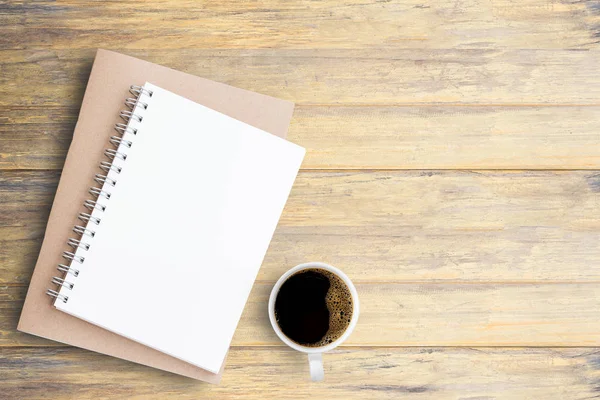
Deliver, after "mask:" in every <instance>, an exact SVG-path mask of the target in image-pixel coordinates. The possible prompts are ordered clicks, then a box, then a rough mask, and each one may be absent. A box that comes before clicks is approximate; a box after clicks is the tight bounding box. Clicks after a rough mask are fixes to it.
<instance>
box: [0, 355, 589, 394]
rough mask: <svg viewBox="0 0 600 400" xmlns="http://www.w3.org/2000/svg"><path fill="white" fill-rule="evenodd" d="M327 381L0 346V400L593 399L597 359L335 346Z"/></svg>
mask: <svg viewBox="0 0 600 400" xmlns="http://www.w3.org/2000/svg"><path fill="white" fill-rule="evenodd" d="M325 363H326V367H325V381H324V382H321V383H311V382H309V381H308V379H307V377H308V365H307V363H306V360H305V357H304V356H303V355H302V354H299V353H295V352H293V351H292V350H289V349H281V348H267V349H255V348H236V347H234V348H233V349H232V350H231V351H230V353H229V355H228V358H227V367H226V369H227V373H226V374H225V375H224V376H223V381H222V383H221V384H220V385H219V386H214V385H203V384H201V383H199V382H197V381H193V380H191V379H186V378H183V377H178V376H174V375H171V374H168V373H165V372H161V371H158V370H153V369H150V368H146V367H142V366H139V365H134V364H131V363H128V362H126V361H122V360H119V359H115V358H110V357H106V356H102V355H99V354H95V353H91V352H87V351H84V350H79V349H74V348H70V349H31V348H29V349H28V348H15V349H0V376H1V377H2V379H1V382H2V390H3V392H2V393H3V398H4V399H6V400H13V399H23V398H28V399H31V398H35V399H39V398H53V399H63V398H64V399H67V398H77V399H106V398H127V399H132V400H133V399H138V400H141V399H144V400H146V399H164V398H178V399H199V398H201V399H219V400H222V399H247V400H251V399H263V398H265V394H268V396H267V397H268V398H276V399H306V398H316V399H340V400H341V399H350V398H356V399H367V398H368V399H377V400H379V399H381V400H384V399H398V398H402V399H471V400H474V399H478V400H482V399H485V400H495V399H536V398H541V399H562V400H575V399H592V398H596V397H597V396H598V378H599V377H600V356H599V354H598V352H597V351H595V350H591V349H585V348H573V349H513V348H504V349H477V348H462V349H461V348H446V349H439V348H422V349H385V348H384V349H349V350H346V349H341V350H335V351H333V352H331V353H328V354H326V355H325Z"/></svg>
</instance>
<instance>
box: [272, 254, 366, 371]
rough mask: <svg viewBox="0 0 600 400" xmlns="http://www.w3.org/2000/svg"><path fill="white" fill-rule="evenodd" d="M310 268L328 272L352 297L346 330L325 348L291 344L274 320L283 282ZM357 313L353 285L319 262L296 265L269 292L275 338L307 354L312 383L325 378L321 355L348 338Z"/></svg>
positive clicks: (356, 294)
mask: <svg viewBox="0 0 600 400" xmlns="http://www.w3.org/2000/svg"><path fill="white" fill-rule="evenodd" d="M311 268H318V269H323V270H325V271H329V272H331V273H333V274H335V275H337V276H338V277H339V278H340V279H341V280H342V281H344V283H345V284H346V286H347V287H348V289H349V290H350V294H351V295H352V304H353V309H352V319H351V320H350V324H349V325H348V328H347V329H346V331H345V332H344V333H343V334H342V336H340V337H339V338H338V339H337V340H335V341H334V342H332V343H329V344H328V345H327V346H321V347H306V346H302V345H300V344H298V343H295V342H293V341H292V340H290V339H289V338H288V337H287V336H285V334H284V333H283V332H282V331H281V328H280V327H279V325H278V324H277V320H276V319H275V300H276V299H277V293H279V289H280V288H281V285H283V283H284V282H285V281H287V279H288V278H289V277H290V276H292V275H294V274H295V273H297V272H299V271H302V270H305V269H311ZM358 313H359V307H358V293H357V292H356V288H355V287H354V284H353V283H352V281H351V280H350V279H349V278H348V277H347V276H346V274H344V273H343V272H342V271H340V270H339V269H337V268H335V267H332V266H331V265H329V264H325V263H321V262H309V263H304V264H300V265H297V266H295V267H294V268H292V269H290V270H289V271H287V272H286V273H285V274H283V275H282V276H281V278H279V280H278V281H277V283H276V284H275V286H274V287H273V290H272V291H271V297H269V319H270V320H271V325H272V326H273V329H274V330H275V333H277V336H279V339H281V340H282V341H283V343H285V344H287V345H288V346H290V347H291V348H292V349H294V350H298V351H301V352H303V353H307V354H308V365H309V367H310V377H311V379H312V380H313V381H321V380H323V377H324V376H325V373H324V371H323V353H325V352H327V351H330V350H333V349H335V348H336V347H338V346H339V345H340V344H342V342H343V341H344V340H346V339H347V338H348V336H350V334H351V333H352V330H353V329H354V327H355V326H356V322H357V321H358Z"/></svg>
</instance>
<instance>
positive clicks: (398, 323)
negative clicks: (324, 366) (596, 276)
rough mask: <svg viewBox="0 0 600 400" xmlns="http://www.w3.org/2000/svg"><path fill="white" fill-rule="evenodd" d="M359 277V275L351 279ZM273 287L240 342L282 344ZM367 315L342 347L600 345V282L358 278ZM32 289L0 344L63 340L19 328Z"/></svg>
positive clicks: (254, 304)
mask: <svg viewBox="0 0 600 400" xmlns="http://www.w3.org/2000/svg"><path fill="white" fill-rule="evenodd" d="M350 277H351V278H352V276H350ZM272 286H273V284H270V283H268V284H267V283H256V284H255V285H254V288H253V290H252V293H251V294H250V297H249V299H248V302H247V303H246V308H245V309H244V313H243V315H242V318H241V320H240V323H239V325H238V327H237V330H236V333H235V336H234V338H233V342H232V344H233V345H236V346H282V347H284V346H285V345H284V344H283V343H282V342H281V341H280V340H279V338H277V336H276V335H275V332H273V329H272V327H271V325H270V323H269V317H268V315H267V303H268V299H269V294H270V291H271V288H272ZM356 288H357V290H358V296H359V299H360V319H359V321H358V324H357V326H356V328H355V330H354V332H353V333H352V335H351V336H350V338H348V340H347V341H346V342H344V344H343V346H385V347H389V346H600V337H598V330H600V321H599V320H598V308H599V307H600V283H579V284H560V283H557V284H547V283H546V284H511V285H507V284H468V283H439V284H435V283H386V282H382V283H377V282H369V283H359V284H357V285H356ZM25 292H26V288H25V287H21V286H3V287H0V301H1V302H2V305H0V307H2V308H1V309H2V310H3V311H2V314H1V315H0V346H1V347H4V346H39V345H48V346H50V345H60V344H58V343H51V342H49V341H42V340H40V339H38V338H34V337H32V336H30V335H27V334H23V333H20V332H15V327H16V325H17V317H18V313H19V312H20V309H21V305H22V301H23V299H24V298H25Z"/></svg>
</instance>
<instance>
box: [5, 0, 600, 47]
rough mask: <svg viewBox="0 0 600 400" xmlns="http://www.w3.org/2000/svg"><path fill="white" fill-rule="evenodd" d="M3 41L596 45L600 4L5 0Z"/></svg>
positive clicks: (554, 0) (530, 0) (555, 0)
mask: <svg viewBox="0 0 600 400" xmlns="http://www.w3.org/2000/svg"><path fill="white" fill-rule="evenodd" d="M0 4H1V7H0V12H1V14H0V18H2V19H1V20H0V21H1V22H2V23H1V24H0V37H2V38H3V43H2V47H4V48H10V49H20V48H23V47H25V46H26V47H29V48H53V49H64V48H82V47H84V48H95V47H111V48H117V47H118V48H127V49H148V48H170V49H188V48H202V47H204V48H217V49H221V48H293V49H297V48H310V49H313V48H365V47H366V48H370V47H374V46H380V47H385V48H397V47H402V48H419V49H422V48H450V47H453V48H464V47H481V48H490V47H512V48H582V49H589V48H595V47H596V46H597V44H598V25H597V22H598V19H597V17H598V13H599V12H598V8H597V7H596V6H595V4H596V3H595V2H593V1H590V2H587V1H583V2H580V1H560V0H550V1H547V0H523V1H519V2H516V3H515V2H512V1H510V0H496V1H493V2H488V1H479V0H460V1H450V2H426V1H422V0H402V1H373V2H364V1H357V0H343V1H338V0H326V1H307V0H304V1H296V2H293V3H291V2H286V3H281V2H279V1H276V0H268V1H255V0H244V1H236V2H234V3H233V4H230V3H215V2H202V3H198V2H196V1H193V0H187V1H161V0H153V1H144V3H143V5H142V4H140V3H135V2H132V3H127V4H123V2H121V1H102V2H91V3H89V2H82V1H73V0H70V1H65V0H63V1H60V2H54V1H49V0H48V1H35V2H34V1H24V2H11V1H3V2H2V3H0Z"/></svg>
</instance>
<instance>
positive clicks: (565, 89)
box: [0, 46, 600, 107]
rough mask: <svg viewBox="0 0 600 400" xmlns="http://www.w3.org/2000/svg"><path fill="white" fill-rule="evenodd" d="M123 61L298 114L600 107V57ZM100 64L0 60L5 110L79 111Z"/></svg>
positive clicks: (84, 56)
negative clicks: (207, 82)
mask: <svg viewBox="0 0 600 400" xmlns="http://www.w3.org/2000/svg"><path fill="white" fill-rule="evenodd" d="M95 47H96V46H94V48H95ZM124 52H125V53H126V54H129V55H132V56H138V57H141V58H143V59H146V60H148V61H152V62H155V63H159V64H163V65H166V66H169V67H172V68H175V69H178V70H181V71H185V72H188V73H191V74H194V75H198V76H202V77H205V78H208V79H212V80H216V81H219V82H224V83H228V84H230V85H233V86H237V87H241V88H244V89H249V90H253V91H257V92H260V93H264V94H268V95H271V96H275V97H280V98H283V99H288V100H291V101H294V102H296V103H298V104H343V105H349V104H352V105H365V104H368V105H397V104H423V103H425V104H432V103H433V104H438V103H461V104H462V103H468V104H472V103H476V104H503V105H506V104H509V105H515V104H516V105H523V104H552V103H561V104H564V103H569V104H575V105H576V104H595V105H598V104H599V103H598V99H599V98H600V85H597V84H595V82H596V81H597V65H599V64H600V52H596V51H574V50H535V49H530V50H506V49H485V50H482V49H429V50H427V49H402V48H394V49H388V50H385V51H382V50H380V49H364V50H345V49H341V50H335V49H327V50H275V49H254V50H235V49H234V50H213V49H210V50H202V49H185V50H129V49H127V50H126V51H124ZM94 55H95V51H94V50H87V49H81V50H5V51H1V52H0V60H1V61H0V62H1V64H0V69H1V70H2V75H1V77H0V106H9V105H11V106H15V105H16V106H25V105H30V106H31V105H43V106H49V105H55V106H68V107H77V106H79V104H80V102H81V99H82V96H83V92H84V88H85V85H86V82H87V78H88V76H89V71H90V68H91V65H92V61H93V58H94ZM240 71H243V73H240ZM134 83H135V82H132V84H134Z"/></svg>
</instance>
